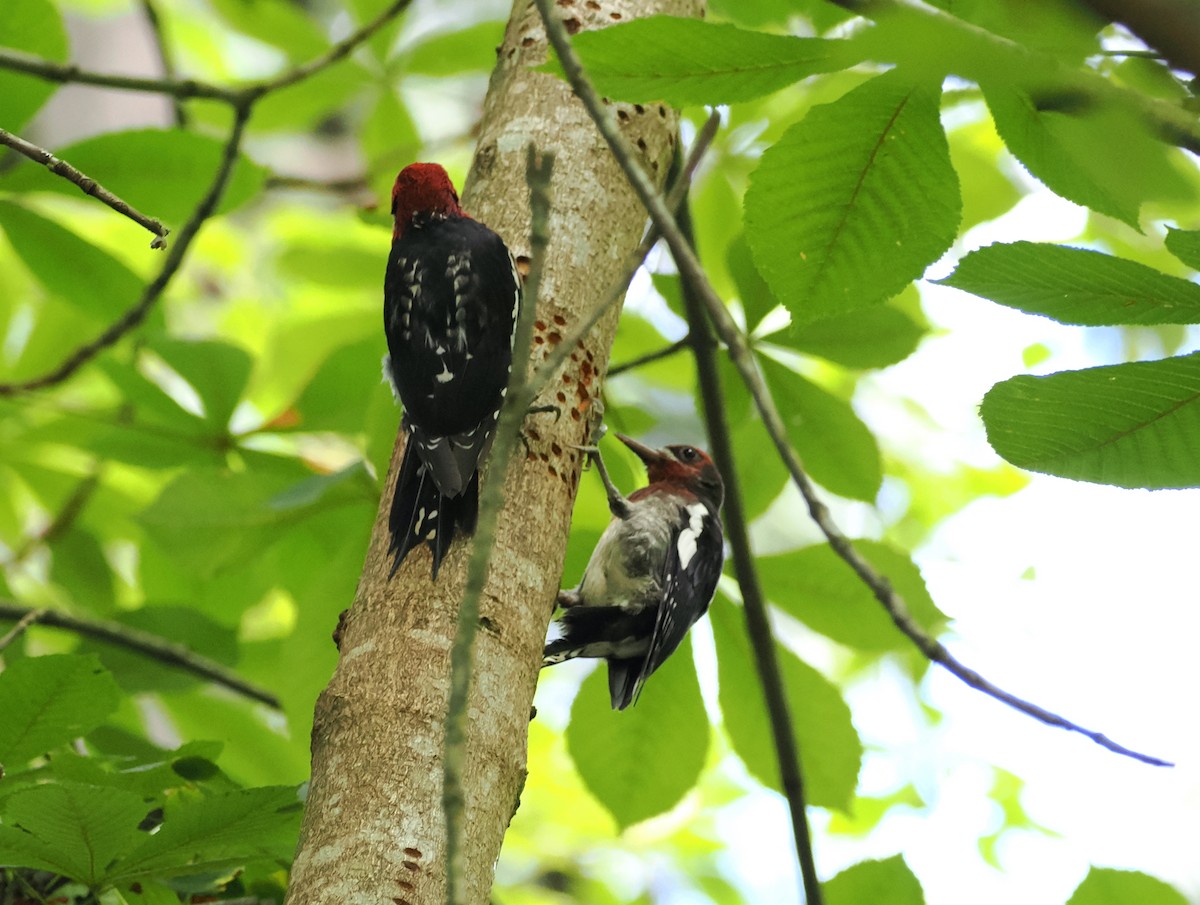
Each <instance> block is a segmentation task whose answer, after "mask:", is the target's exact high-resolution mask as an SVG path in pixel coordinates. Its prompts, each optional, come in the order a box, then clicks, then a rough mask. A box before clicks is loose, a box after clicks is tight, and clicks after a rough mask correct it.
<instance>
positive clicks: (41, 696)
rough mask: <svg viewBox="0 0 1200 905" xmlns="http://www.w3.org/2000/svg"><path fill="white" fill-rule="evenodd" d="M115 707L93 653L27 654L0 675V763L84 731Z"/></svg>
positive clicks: (14, 762) (16, 762) (15, 761)
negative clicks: (0, 717)
mask: <svg viewBox="0 0 1200 905" xmlns="http://www.w3.org/2000/svg"><path fill="white" fill-rule="evenodd" d="M116 707H117V686H116V683H115V682H113V679H112V676H111V675H109V673H108V671H107V670H105V669H104V667H102V666H101V665H100V661H99V660H98V659H97V658H96V657H95V656H74V655H70V654H59V655H55V656H47V657H27V658H25V659H23V660H17V661H16V662H14V663H12V664H11V665H10V666H9V667H8V668H7V669H6V670H4V672H2V673H0V713H3V714H4V719H3V720H0V764H3V765H4V766H5V767H7V768H8V769H10V770H11V769H13V768H15V767H18V766H20V765H23V764H25V763H26V762H28V761H29V760H31V759H32V758H34V757H37V756H39V755H41V754H44V753H45V752H46V751H49V750H50V749H52V748H56V747H58V746H59V745H65V744H66V743H67V742H69V741H71V740H72V739H75V738H78V737H79V736H81V735H85V734H87V732H89V731H90V730H91V729H93V728H95V727H96V726H99V725H100V724H101V723H102V722H104V719H105V717H107V716H108V715H109V714H110V713H112V712H113V711H114V710H115V709H116Z"/></svg>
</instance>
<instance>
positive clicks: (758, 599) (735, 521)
mask: <svg viewBox="0 0 1200 905" xmlns="http://www.w3.org/2000/svg"><path fill="white" fill-rule="evenodd" d="M677 219H678V220H679V228H680V230H681V231H682V232H683V234H684V237H685V238H686V239H687V240H688V244H689V245H691V246H692V247H693V248H695V246H696V240H695V236H694V235H693V234H692V217H691V211H690V210H689V209H688V205H687V202H686V201H685V202H684V203H683V204H682V205H680V207H679V213H678V215H677ZM683 304H684V308H685V309H686V312H687V320H688V325H689V332H688V337H689V338H690V345H691V348H692V356H693V357H694V358H695V360H696V375H697V377H698V379H699V382H700V398H701V400H702V403H703V405H704V420H705V423H706V424H707V425H708V436H709V442H710V448H711V450H712V454H713V458H714V459H715V461H716V463H717V468H718V469H719V470H720V472H721V475H722V477H723V478H724V480H725V507H724V519H723V521H724V523H725V536H726V537H728V538H729V547H730V550H731V551H732V552H733V572H734V575H735V576H736V577H737V582H738V587H739V588H741V591H742V610H743V611H744V612H745V614H746V630H747V632H748V634H749V635H750V644H751V646H752V647H753V648H754V665H755V668H756V669H757V670H758V678H759V682H760V683H761V684H762V688H763V697H764V698H765V700H766V704H767V714H768V716H769V718H770V721H771V735H772V738H773V739H774V742H775V756H776V758H777V759H778V761H779V778H780V783H781V785H782V786H783V793H784V797H785V798H786V799H787V803H788V810H789V812H790V814H791V818H792V837H793V838H794V839H795V841H796V854H797V857H798V858H799V861H800V876H801V878H802V881H803V883H804V902H805V905H822V902H823V896H822V893H821V883H820V880H819V878H818V877H817V865H816V859H815V858H814V857H813V848H812V832H811V830H810V829H809V826H808V812H807V810H806V807H805V802H806V801H807V798H806V796H805V792H804V771H803V770H802V768H801V763H800V751H799V749H798V747H797V745H796V736H795V733H794V732H793V729H792V714H791V708H790V707H789V706H788V700H787V692H786V690H785V689H784V685H783V674H782V673H781V672H780V669H779V660H778V657H776V655H775V637H774V634H773V633H772V631H771V621H770V617H769V616H768V614H767V601H766V597H765V595H764V594H763V592H762V587H761V585H760V584H759V580H758V571H757V570H756V569H755V567H754V551H753V549H752V548H751V546H750V532H749V529H748V528H747V524H746V513H745V510H744V509H743V508H742V491H741V487H740V486H739V483H738V476H737V469H736V468H735V467H734V455H733V441H732V439H731V438H730V434H729V423H728V421H727V419H726V417H725V403H724V398H723V396H722V394H721V378H720V375H719V374H718V373H717V356H716V351H715V347H716V344H715V343H714V342H713V337H712V330H711V328H710V327H709V323H708V319H707V318H706V316H705V313H704V303H703V302H701V301H700V299H699V298H697V296H696V291H695V288H694V286H693V284H692V283H689V282H684V284H683Z"/></svg>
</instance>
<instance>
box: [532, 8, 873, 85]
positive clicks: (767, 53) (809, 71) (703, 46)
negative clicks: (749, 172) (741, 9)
mask: <svg viewBox="0 0 1200 905" xmlns="http://www.w3.org/2000/svg"><path fill="white" fill-rule="evenodd" d="M572 43H573V44H574V47H575V49H576V51H577V52H578V53H579V55H580V57H581V58H582V59H583V62H584V65H585V66H586V67H587V71H588V75H589V76H590V77H591V79H592V81H593V82H594V83H595V86H596V90H597V91H599V92H600V93H601V94H603V95H605V96H606V97H610V98H612V99H613V100H618V101H642V102H647V103H648V102H651V101H667V102H668V103H671V104H675V105H676V106H680V107H683V106H687V105H689V104H732V103H736V102H738V101H746V100H750V99H752V98H756V97H761V96H762V95H764V94H769V93H771V92H772V91H778V90H779V89H780V88H785V87H787V86H788V85H791V84H792V83H793V82H797V81H799V80H800V79H803V78H807V77H808V76H810V75H815V74H816V73H818V72H830V71H833V70H836V69H841V68H843V67H844V66H846V65H849V64H850V63H853V62H854V61H853V60H852V59H850V58H849V54H848V47H849V45H848V44H847V43H846V42H843V41H827V40H824V39H822V38H796V37H792V36H790V35H772V34H767V33H765V32H760V31H748V30H743V29H740V28H737V27H735V26H733V25H719V24H714V23H711V22H704V21H702V20H699V19H684V18H676V17H673V16H648V17H646V18H642V19H634V20H632V21H630V22H624V23H622V24H620V25H614V26H610V27H608V28H603V29H598V30H594V31H584V32H581V33H580V34H578V35H576V36H575V38H574V39H573V41H572ZM548 68H551V69H555V70H556V69H557V62H554V63H551V64H549V65H548Z"/></svg>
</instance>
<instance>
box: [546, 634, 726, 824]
mask: <svg viewBox="0 0 1200 905" xmlns="http://www.w3.org/2000/svg"><path fill="white" fill-rule="evenodd" d="M607 669H608V667H607V666H606V665H601V667H600V668H599V669H597V670H596V671H595V672H593V673H592V674H591V675H590V676H588V678H587V679H585V680H584V683H583V686H582V687H581V688H580V690H579V694H578V695H577V696H576V698H575V704H574V706H573V707H572V708H571V723H570V725H569V726H568V727H567V749H568V750H569V751H570V752H571V759H572V760H574V761H575V767H576V769H578V770H579V775H580V776H581V777H582V778H583V782H584V785H586V786H587V787H588V790H589V791H590V792H591V793H592V794H593V795H595V796H596V798H597V799H598V800H599V801H600V803H601V804H603V805H604V807H605V808H607V809H608V811H609V813H611V814H612V815H613V818H614V819H615V820H616V821H617V825H618V826H619V827H620V828H621V829H625V828H626V827H628V826H632V825H633V824H635V823H638V822H640V821H642V820H646V819H647V818H650V817H653V816H655V815H656V814H661V813H663V812H664V811H668V810H670V809H671V808H673V807H674V806H675V805H676V804H678V803H679V801H680V799H682V798H683V796H684V795H685V794H687V791H688V790H689V789H691V788H692V787H693V786H694V785H695V784H696V781H697V779H699V777H700V771H701V769H702V768H703V767H704V760H705V757H706V755H707V752H708V733H709V727H708V717H707V716H706V715H705V712H704V702H703V701H702V700H701V699H700V683H699V682H698V681H697V679H696V667H695V665H694V664H693V662H692V646H691V642H690V640H689V639H688V638H685V639H684V642H683V644H681V645H680V646H679V648H678V650H676V652H675V653H674V655H672V656H671V657H670V658H668V660H667V662H666V663H664V664H663V665H662V666H661V667H659V669H658V670H657V671H656V672H655V673H654V675H653V676H652V677H651V678H650V679H649V681H647V683H646V685H645V687H643V689H642V694H641V697H639V698H638V700H637V703H635V704H634V705H633V706H631V707H629V708H627V709H625V710H622V711H615V710H612V709H611V703H610V701H609V693H608V679H607Z"/></svg>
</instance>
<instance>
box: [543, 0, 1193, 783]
mask: <svg viewBox="0 0 1200 905" xmlns="http://www.w3.org/2000/svg"><path fill="white" fill-rule="evenodd" d="M535 2H536V3H537V6H538V9H539V11H540V12H541V15H542V19H543V21H544V22H545V24H546V31H547V33H548V35H549V36H550V41H551V43H552V44H553V46H554V50H555V52H556V53H557V54H558V58H559V62H560V63H561V64H562V68H563V72H564V74H565V75H566V77H567V80H568V81H569V82H570V84H571V87H572V88H573V89H574V90H575V93H576V94H577V95H578V96H579V98H580V100H582V101H583V103H584V105H585V106H586V107H587V108H588V112H589V113H590V114H591V116H592V119H593V120H594V121H595V123H596V126H597V128H599V130H600V132H601V134H602V135H603V136H604V138H605V140H606V141H607V142H608V145H609V148H610V149H611V150H612V153H613V156H614V157H615V158H616V159H617V161H618V163H620V165H621V168H622V169H623V170H624V171H625V173H626V175H627V176H628V178H629V182H630V185H632V186H633V188H634V189H635V191H636V192H637V194H638V197H639V198H641V200H642V203H643V204H644V205H645V207H646V210H647V211H648V212H649V213H650V216H651V218H652V219H653V220H654V222H655V224H656V225H657V226H658V228H659V230H660V231H661V232H662V234H663V239H664V240H665V241H666V243H667V245H668V246H669V247H670V249H671V254H672V256H673V257H674V259H675V263H676V266H677V267H678V268H679V274H680V277H681V278H682V279H683V281H684V282H685V283H690V284H691V285H692V288H693V290H694V291H695V293H696V295H697V297H698V298H699V299H700V301H701V302H702V303H703V304H704V307H705V309H706V310H707V312H708V316H709V318H710V319H711V320H712V323H713V326H714V328H715V329H716V331H717V335H718V336H719V337H720V338H721V340H723V341H724V342H725V344H726V345H727V346H728V347H729V354H730V357H731V358H732V360H733V363H734V365H735V366H736V367H737V369H738V372H739V373H740V374H741V376H742V380H743V381H744V382H745V384H746V386H747V388H748V389H749V391H750V395H751V397H752V398H753V399H754V403H755V406H756V407H757V408H758V410H759V413H760V414H761V415H762V418H763V423H764V425H765V427H766V429H767V432H768V433H769V434H770V436H771V439H772V441H773V442H774V443H775V447H776V449H777V450H778V451H779V454H780V456H781V457H782V459H783V461H784V464H785V465H786V466H787V468H788V471H789V473H790V474H791V476H792V480H793V481H794V482H795V484H796V486H797V488H799V490H800V493H801V494H802V495H803V496H804V499H805V502H806V503H807V505H808V511H809V514H810V515H811V517H812V519H813V521H814V522H816V524H817V526H818V527H819V528H820V529H821V532H822V533H823V534H824V535H825V537H826V539H827V540H828V541H829V545H830V546H831V547H832V548H833V550H834V551H835V552H836V553H837V554H838V556H839V557H841V558H842V560H844V561H845V562H846V564H847V565H849V566H850V568H851V569H853V570H854V572H855V574H857V575H858V576H859V578H860V579H861V580H862V581H863V583H864V584H866V585H867V586H868V587H869V588H870V589H871V592H872V593H873V594H874V595H875V598H876V599H877V600H878V601H879V602H880V604H882V605H883V607H884V609H885V610H886V611H887V612H888V615H890V616H891V618H892V621H893V622H894V623H895V624H896V626H897V628H899V629H900V630H901V631H902V632H903V633H904V634H905V635H907V636H908V638H909V639H910V640H912V642H913V643H914V644H916V646H917V647H918V648H919V649H920V650H921V652H922V653H924V654H925V656H926V657H928V658H929V659H930V660H931V661H933V662H935V663H939V664H941V665H942V666H943V667H945V668H946V669H947V670H949V671H950V672H951V673H952V674H953V675H955V676H957V677H958V678H959V679H961V680H962V681H963V682H965V683H966V684H967V685H969V686H970V687H972V688H975V689H976V690H978V691H981V692H983V693H984V694H987V695H989V696H990V697H993V698H995V699H996V700H998V701H1001V702H1002V703H1004V704H1007V705H1008V706H1010V707H1012V708H1014V709H1016V710H1018V711H1020V712H1021V713H1024V714H1027V715H1028V716H1032V717H1033V718H1034V719H1037V720H1040V721H1041V722H1043V723H1046V724H1047V725H1050V726H1056V727H1058V728H1061V729H1067V730H1069V731H1072V732H1078V733H1080V734H1081V735H1084V736H1085V737H1087V738H1090V739H1091V740H1092V741H1094V742H1095V743H1096V744H1098V745H1101V746H1102V747H1104V748H1107V749H1108V750H1110V751H1113V752H1115V753H1117V754H1122V755H1125V756H1126V757H1132V758H1134V759H1135V760H1140V761H1142V762H1144V763H1148V764H1152V765H1155V766H1171V764H1170V762H1168V761H1165V760H1162V759H1160V758H1157V757H1153V756H1151V755H1148V754H1141V753H1139V752H1137V751H1134V750H1132V749H1129V748H1126V747H1124V746H1123V745H1119V744H1117V743H1116V742H1113V741H1111V740H1110V739H1109V738H1107V737H1106V736H1104V735H1103V734H1101V733H1099V732H1093V731H1091V730H1089V729H1085V728H1083V727H1082V726H1079V725H1078V724H1076V723H1073V722H1071V721H1070V720H1067V719H1065V718H1064V717H1061V716H1059V715H1058V714H1055V713H1052V712H1050V711H1048V710H1045V709H1043V708H1042V707H1039V706H1038V705H1036V704H1033V703H1030V702H1028V701H1025V700H1023V699H1021V698H1018V697H1016V696H1015V695H1012V694H1009V693H1008V692H1006V691H1004V690H1002V689H1000V688H998V687H997V686H995V685H993V684H992V683H991V682H988V681H987V680H986V679H984V678H983V677H982V676H981V675H979V674H978V673H976V672H975V671H973V670H971V669H969V668H967V667H966V666H964V665H963V664H961V663H959V662H958V661H957V660H956V659H955V658H954V657H952V656H951V655H950V653H949V652H948V651H947V650H946V649H945V648H944V647H943V646H942V645H941V644H940V643H939V642H937V641H936V640H934V639H933V638H931V637H929V636H928V635H927V634H926V633H925V631H924V630H923V629H922V628H921V627H920V626H918V625H917V624H916V622H915V621H914V620H913V618H912V616H911V615H909V612H908V607H907V606H906V605H905V603H904V601H903V600H902V599H901V597H900V596H899V595H898V594H897V593H896V592H895V591H894V590H892V587H891V585H890V584H889V583H888V580H887V579H886V578H885V577H883V576H882V575H881V574H879V573H878V572H877V571H876V570H875V569H874V567H873V566H871V565H870V564H869V563H868V562H867V561H866V560H865V559H863V557H862V556H861V555H860V554H859V553H858V551H857V550H855V549H854V546H853V545H852V544H851V543H850V541H849V540H848V539H847V538H846V536H845V535H844V534H842V533H841V531H840V530H839V529H838V527H837V525H835V524H834V522H833V519H832V518H831V517H830V515H829V510H828V509H827V508H826V506H825V504H824V503H822V502H821V500H820V499H819V498H818V496H817V494H816V490H815V489H814V487H813V485H812V482H811V481H810V480H809V478H808V475H807V474H806V473H805V471H804V469H803V466H802V465H801V464H800V458H799V456H797V455H796V451H795V450H794V449H792V447H791V445H790V444H789V443H788V441H787V431H786V429H785V427H784V424H783V419H782V418H781V417H780V414H779V410H778V409H777V408H776V407H775V402H774V400H773V399H772V398H771V395H770V393H769V392H768V391H767V387H766V384H765V383H764V382H763V380H762V378H761V377H760V376H759V374H758V371H757V369H756V368H755V365H754V355H753V352H752V351H751V349H750V347H749V345H748V344H747V342H746V337H745V336H744V335H743V334H742V332H741V330H740V329H739V328H738V326H737V324H736V323H735V322H734V320H733V318H732V317H731V316H730V314H729V312H728V311H727V310H726V308H725V305H724V303H723V302H722V301H721V298H720V297H719V296H718V295H717V293H716V291H715V290H714V289H713V288H712V284H711V283H709V281H708V277H707V275H706V274H705V272H704V268H703V266H702V265H701V264H700V261H699V259H697V257H696V255H695V253H694V252H693V251H692V249H691V247H690V246H689V245H688V243H687V240H686V239H685V238H684V237H683V235H682V233H680V231H679V226H678V224H677V223H676V222H675V218H674V217H673V216H672V215H671V212H670V210H669V209H668V208H667V206H666V204H665V203H664V201H663V199H662V197H661V196H660V195H659V194H658V192H657V191H655V189H654V186H653V184H652V183H651V182H650V180H649V179H648V178H647V177H646V173H645V171H644V170H643V169H642V168H641V166H640V165H639V164H638V162H637V158H636V157H635V156H634V153H633V151H632V149H631V148H630V147H629V145H628V143H627V142H626V141H625V139H624V136H622V134H621V132H620V128H619V126H618V125H617V123H616V121H615V119H614V117H613V115H612V112H611V111H610V110H609V109H608V108H607V107H605V106H604V105H603V103H601V101H600V98H599V97H598V96H597V95H596V92H595V89H594V88H592V85H591V82H590V81H588V79H587V77H586V74H585V73H584V71H583V66H582V64H581V63H580V61H579V57H578V55H577V54H576V53H575V51H574V49H573V48H572V47H571V44H570V40H569V38H568V37H567V33H566V29H565V28H564V27H563V25H562V23H561V22H560V21H559V20H558V19H557V18H555V16H554V15H553V11H552V9H551V0H535ZM900 2H901V0H873V2H872V3H871V8H872V9H875V8H877V7H882V6H888V7H890V6H893V5H896V4H898V3H900ZM855 5H857V4H855ZM905 5H906V6H907V5H908V4H905ZM939 15H942V14H941V13H939ZM951 18H952V17H951ZM955 21H957V20H955ZM964 24H965V23H964Z"/></svg>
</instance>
